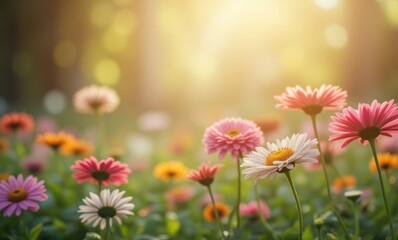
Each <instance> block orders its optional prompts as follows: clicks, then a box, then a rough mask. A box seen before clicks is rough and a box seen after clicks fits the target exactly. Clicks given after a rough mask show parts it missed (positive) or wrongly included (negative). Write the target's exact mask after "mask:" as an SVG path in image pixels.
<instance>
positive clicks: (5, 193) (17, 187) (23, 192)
mask: <svg viewBox="0 0 398 240" xmlns="http://www.w3.org/2000/svg"><path fill="white" fill-rule="evenodd" d="M45 192H46V188H45V187H44V181H40V182H38V181H37V178H35V177H33V176H28V177H27V178H26V179H25V180H24V179H23V176H22V174H19V175H18V177H17V178H15V177H14V176H10V177H9V179H8V182H6V181H1V182H0V211H2V212H3V215H4V216H7V217H9V216H11V215H13V214H14V213H15V215H17V216H19V215H20V214H21V212H22V210H30V211H32V212H37V211H38V210H39V208H40V207H39V204H37V202H38V201H40V202H42V201H45V200H46V199H47V194H46V193H45Z"/></svg>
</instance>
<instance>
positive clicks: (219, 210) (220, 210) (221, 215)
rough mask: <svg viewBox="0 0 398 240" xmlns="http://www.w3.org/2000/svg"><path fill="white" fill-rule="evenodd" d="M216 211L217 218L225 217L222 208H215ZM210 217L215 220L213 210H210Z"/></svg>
mask: <svg viewBox="0 0 398 240" xmlns="http://www.w3.org/2000/svg"><path fill="white" fill-rule="evenodd" d="M216 211H217V213H218V217H219V218H223V217H225V215H227V214H226V211H225V209H224V208H222V207H218V206H217V207H216ZM211 216H212V217H213V219H216V216H215V215H214V209H212V211H211Z"/></svg>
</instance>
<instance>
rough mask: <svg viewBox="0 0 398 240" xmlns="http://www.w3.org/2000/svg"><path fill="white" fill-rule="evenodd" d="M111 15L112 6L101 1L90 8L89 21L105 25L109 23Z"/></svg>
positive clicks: (97, 24)
mask: <svg viewBox="0 0 398 240" xmlns="http://www.w3.org/2000/svg"><path fill="white" fill-rule="evenodd" d="M112 16H113V8H112V6H111V5H109V4H107V3H105V2H102V3H98V4H97V5H95V6H94V7H93V9H92V10H91V14H90V17H91V22H92V23H93V24H94V25H96V26H99V27H101V26H105V25H107V24H109V22H110V21H111V19H112Z"/></svg>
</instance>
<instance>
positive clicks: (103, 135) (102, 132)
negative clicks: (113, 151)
mask: <svg viewBox="0 0 398 240" xmlns="http://www.w3.org/2000/svg"><path fill="white" fill-rule="evenodd" d="M97 120H98V131H99V135H100V136H99V139H100V143H101V144H100V152H101V154H102V153H104V152H107V150H108V143H107V139H106V126H105V118H104V115H103V114H99V113H98V114H97Z"/></svg>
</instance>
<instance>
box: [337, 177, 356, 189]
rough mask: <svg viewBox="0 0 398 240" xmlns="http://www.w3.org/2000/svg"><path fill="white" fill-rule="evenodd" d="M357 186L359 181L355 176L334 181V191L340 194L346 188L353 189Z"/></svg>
mask: <svg viewBox="0 0 398 240" xmlns="http://www.w3.org/2000/svg"><path fill="white" fill-rule="evenodd" d="M356 184H357V179H356V178H355V177H354V176H353V175H345V176H342V177H341V178H339V177H337V178H335V179H334V181H333V190H334V191H335V192H340V191H341V190H343V189H344V188H353V187H355V185H356Z"/></svg>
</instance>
